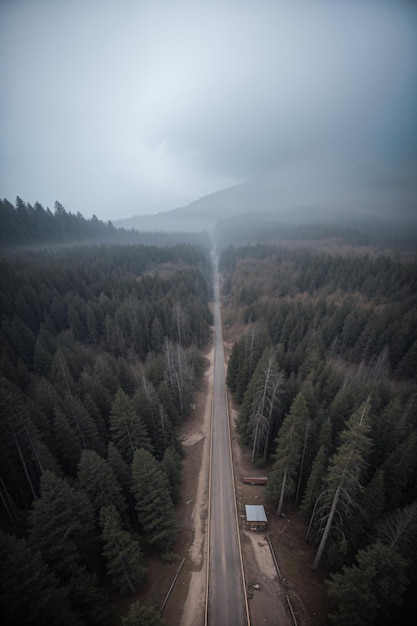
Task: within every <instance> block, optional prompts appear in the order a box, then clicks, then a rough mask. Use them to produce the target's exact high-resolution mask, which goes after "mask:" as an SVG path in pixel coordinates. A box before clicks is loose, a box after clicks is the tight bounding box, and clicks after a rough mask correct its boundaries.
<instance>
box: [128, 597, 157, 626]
mask: <svg viewBox="0 0 417 626" xmlns="http://www.w3.org/2000/svg"><path fill="white" fill-rule="evenodd" d="M164 624H165V622H164V621H163V620H162V619H161V615H160V613H159V611H157V610H156V609H154V608H153V607H151V606H143V605H141V604H140V603H139V602H134V603H133V604H131V606H130V609H129V613H128V614H127V615H126V617H122V626H164Z"/></svg>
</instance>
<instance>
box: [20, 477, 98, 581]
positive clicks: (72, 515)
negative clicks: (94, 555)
mask: <svg viewBox="0 0 417 626" xmlns="http://www.w3.org/2000/svg"><path fill="white" fill-rule="evenodd" d="M29 524H30V527H31V541H32V544H33V545H34V546H36V547H38V548H40V550H41V552H42V555H43V557H44V558H45V560H46V561H47V563H49V564H50V565H51V566H52V567H53V568H54V570H55V571H56V572H57V573H58V574H59V575H63V576H65V575H66V574H67V572H68V571H70V570H71V567H72V566H73V565H75V564H76V563H78V562H80V561H81V560H84V561H85V562H86V563H87V564H88V565H90V564H91V562H90V554H91V548H92V542H93V538H94V535H93V531H94V509H93V507H92V505H91V502H90V501H89V499H88V497H87V495H86V494H85V493H84V492H83V491H80V490H77V489H75V488H74V487H71V486H70V485H69V483H68V482H67V481H66V480H65V479H63V478H59V477H57V476H56V475H55V474H54V473H53V472H51V471H50V470H46V471H45V472H43V474H42V476H41V482H40V497H39V498H38V499H37V500H36V501H35V502H34V504H33V509H32V511H31V512H30V514H29Z"/></svg>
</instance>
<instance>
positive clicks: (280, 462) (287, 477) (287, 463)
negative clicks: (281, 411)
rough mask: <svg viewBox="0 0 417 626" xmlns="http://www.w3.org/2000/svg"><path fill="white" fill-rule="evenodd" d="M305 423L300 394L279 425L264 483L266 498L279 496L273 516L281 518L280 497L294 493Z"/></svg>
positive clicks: (305, 411) (303, 405)
mask: <svg viewBox="0 0 417 626" xmlns="http://www.w3.org/2000/svg"><path fill="white" fill-rule="evenodd" d="M308 424H309V412H308V408H307V405H306V402H305V399H304V396H303V394H302V393H301V392H300V393H299V394H298V395H297V397H296V398H295V400H294V402H293V403H292V405H291V409H290V412H289V414H288V415H287V416H286V417H285V419H284V421H283V422H282V425H281V428H280V431H279V434H278V445H277V449H276V453H275V458H276V461H275V463H274V465H273V469H272V472H271V477H270V480H269V481H268V487H267V494H269V498H270V499H276V497H277V494H278V493H279V502H278V509H277V515H281V512H282V507H283V504H284V497H287V498H292V497H294V496H295V494H296V490H297V477H298V476H299V473H300V469H301V460H302V453H303V446H304V443H305V433H306V429H307V428H308Z"/></svg>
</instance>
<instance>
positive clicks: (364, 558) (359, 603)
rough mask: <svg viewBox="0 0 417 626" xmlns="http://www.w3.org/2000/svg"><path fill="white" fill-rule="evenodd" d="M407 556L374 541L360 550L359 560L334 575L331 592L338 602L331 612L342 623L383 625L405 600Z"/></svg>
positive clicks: (340, 625) (334, 620)
mask: <svg viewBox="0 0 417 626" xmlns="http://www.w3.org/2000/svg"><path fill="white" fill-rule="evenodd" d="M405 569H406V564H405V561H404V559H402V558H401V556H400V555H399V554H398V553H397V552H396V551H395V550H393V549H392V548H390V547H388V546H385V545H383V544H381V543H379V542H378V543H374V544H372V545H370V546H369V547H368V548H367V549H366V550H360V551H359V552H358V554H357V556H356V563H355V564H354V565H352V566H351V567H343V569H342V572H341V573H337V574H332V575H331V578H330V580H329V581H328V587H329V594H330V596H331V597H333V598H334V599H335V600H336V602H337V609H336V611H334V612H333V613H332V615H331V619H332V622H333V623H334V624H337V625H338V626H344V625H346V626H347V625H348V624H349V625H350V626H352V625H353V626H371V625H372V624H381V623H383V620H384V619H386V618H387V614H388V612H389V610H390V608H391V607H392V606H393V605H396V604H400V603H401V596H402V594H403V593H404V591H405V588H406V585H407V582H408V580H407V578H406V576H405Z"/></svg>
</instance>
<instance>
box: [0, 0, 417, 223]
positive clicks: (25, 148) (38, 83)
mask: <svg viewBox="0 0 417 626" xmlns="http://www.w3.org/2000/svg"><path fill="white" fill-rule="evenodd" d="M416 34H417V7H416V5H415V4H414V3H411V2H406V1H404V2H403V1H396V2H394V1H376V0H375V1H370V2H366V3H363V2H355V1H349V2H348V1H346V2H345V1H342V0H340V1H336V2H332V3H329V2H324V1H316V2H301V1H300V2H297V1H293V2H289V1H283V2H274V1H272V0H260V1H259V2H256V3H253V2H250V1H249V0H241V1H239V2H238V1H237V0H225V1H222V2H220V0H214V1H213V0H210V1H209V0H202V1H201V2H198V3H197V2H193V3H191V2H186V1H181V0H178V1H173V2H166V1H163V0H155V1H153V2H147V1H143V2H140V3H139V2H133V1H130V0H120V1H117V2H116V1H115V0H102V1H99V0H90V1H89V2H88V3H86V2H82V1H81V0H72V1H71V2H67V1H65V0H20V1H19V2H15V1H13V0H3V1H2V2H1V3H0V46H1V48H0V49H1V61H0V77H1V84H2V87H3V98H2V102H1V105H0V107H1V108H0V112H1V115H0V125H1V126H0V128H1V136H2V141H1V143H0V197H2V198H7V199H8V200H10V201H12V202H13V201H14V199H15V197H16V196H17V195H19V196H20V197H21V198H22V199H23V200H25V201H27V202H30V203H32V204H33V203H34V202H35V201H39V202H40V203H41V204H42V205H43V206H44V207H47V206H49V208H51V209H52V208H53V205H54V202H55V200H58V201H60V202H61V203H62V204H63V205H64V206H65V208H66V209H67V210H68V211H71V212H77V211H80V212H81V213H82V214H83V215H85V216H86V217H90V216H91V215H92V214H96V215H97V217H98V218H100V219H103V220H112V221H117V220H119V219H123V218H129V217H131V216H133V215H152V214H155V213H158V212H166V211H170V210H172V209H175V208H177V207H182V206H185V205H188V204H189V203H191V202H193V201H195V200H197V199H199V198H201V197H204V196H205V195H207V194H211V193H213V192H216V191H218V190H221V189H224V188H227V187H230V186H233V185H235V184H238V183H240V182H243V181H246V180H248V179H255V180H256V179H257V178H259V177H261V178H262V176H264V173H265V172H271V171H273V172H277V174H276V177H277V185H278V183H279V184H280V185H281V186H282V185H284V182H282V181H283V180H284V179H286V182H285V185H284V186H285V193H286V194H287V196H288V202H289V203H291V198H292V199H293V203H295V202H296V200H297V194H298V195H300V192H299V188H300V187H302V188H303V189H304V195H308V194H309V193H310V191H309V190H310V189H311V190H312V194H313V196H314V194H315V193H317V196H318V197H323V198H324V200H325V201H330V199H331V198H332V197H333V196H332V194H333V195H334V194H337V193H339V192H340V193H342V192H343V193H345V192H344V191H343V190H344V189H349V190H351V192H352V198H354V197H359V196H360V198H361V200H360V202H364V200H363V198H369V200H367V201H368V202H369V204H370V205H371V204H372V205H374V204H375V205H376V204H378V202H383V201H385V200H387V199H388V200H389V199H390V198H391V197H392V198H394V200H393V202H395V203H397V204H398V207H400V206H401V207H402V206H403V205H404V206H405V205H407V207H408V206H411V207H412V206H414V205H413V203H415V199H416V197H417V193H416V191H417V189H416V183H415V180H414V179H415V178H417V177H416V172H417V122H416V115H415V112H416V111H417V37H416ZM316 172H317V176H316ZM271 176H272V175H271ZM279 181H281V182H279ZM280 189H281V188H280ZM362 192H363V193H362ZM279 193H281V191H280V190H279ZM355 194H356V195H355ZM358 194H359V195H358ZM361 194H362V195H361ZM287 196H285V198H287ZM282 197H283V198H284V196H282ZM286 201H287V200H286Z"/></svg>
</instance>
